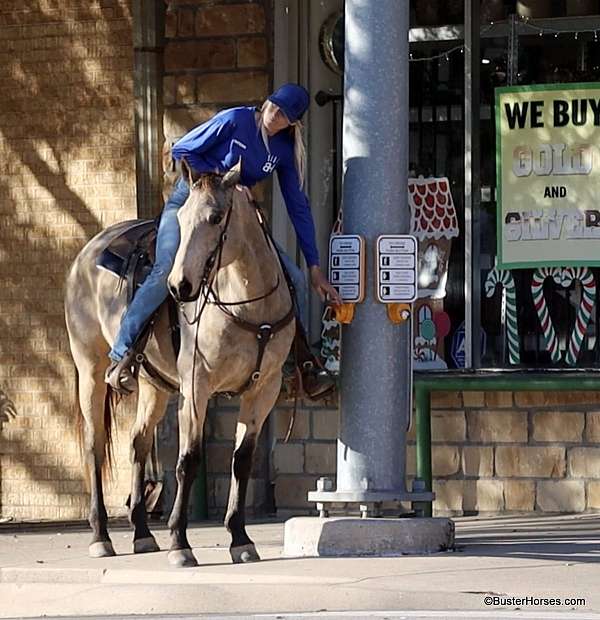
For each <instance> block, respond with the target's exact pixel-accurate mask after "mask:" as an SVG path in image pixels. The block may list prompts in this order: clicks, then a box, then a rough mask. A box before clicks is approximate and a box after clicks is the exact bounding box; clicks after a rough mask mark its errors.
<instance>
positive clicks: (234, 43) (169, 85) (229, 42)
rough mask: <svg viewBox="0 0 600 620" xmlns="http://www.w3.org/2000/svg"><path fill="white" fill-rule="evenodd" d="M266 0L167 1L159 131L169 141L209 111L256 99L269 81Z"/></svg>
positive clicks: (258, 99)
mask: <svg viewBox="0 0 600 620" xmlns="http://www.w3.org/2000/svg"><path fill="white" fill-rule="evenodd" d="M270 5H271V3H270V2H269V1H268V0H247V1H246V2H232V1H231V0H224V1H220V2H219V1H218V0H170V1H168V6H167V14H166V24H165V35H166V46H165V55H164V80H163V93H164V94H163V96H164V106H165V117H164V133H165V139H166V140H167V141H170V140H173V139H175V138H177V137H179V136H181V135H183V134H184V133H185V132H187V131H188V130H189V129H191V128H192V127H193V126H194V125H197V124H198V123H201V122H203V121H205V120H207V119H208V118H210V117H211V116H212V115H213V114H214V113H215V112H217V111H219V110H221V109H223V108H227V107H233V106H236V105H252V104H258V103H260V102H262V101H263V100H264V99H265V97H266V96H267V95H268V93H269V90H270V86H271V65H272V63H271V25H270V19H271V14H270V10H269V8H270Z"/></svg>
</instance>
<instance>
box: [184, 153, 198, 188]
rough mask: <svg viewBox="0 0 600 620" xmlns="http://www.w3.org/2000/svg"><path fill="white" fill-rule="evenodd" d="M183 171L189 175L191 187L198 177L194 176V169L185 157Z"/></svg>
mask: <svg viewBox="0 0 600 620" xmlns="http://www.w3.org/2000/svg"><path fill="white" fill-rule="evenodd" d="M181 171H182V172H183V174H185V176H186V177H187V180H188V185H189V186H190V187H191V186H192V185H193V184H194V181H195V180H196V179H195V178H194V170H193V169H192V167H191V166H190V165H189V164H188V163H187V159H186V158H185V157H182V158H181Z"/></svg>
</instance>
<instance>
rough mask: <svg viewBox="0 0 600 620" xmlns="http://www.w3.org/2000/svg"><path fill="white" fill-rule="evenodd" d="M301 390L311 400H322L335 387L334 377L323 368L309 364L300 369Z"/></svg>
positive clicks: (332, 391)
mask: <svg viewBox="0 0 600 620" xmlns="http://www.w3.org/2000/svg"><path fill="white" fill-rule="evenodd" d="M301 376H302V390H303V392H304V395H305V396H306V398H308V399H309V400H312V401H319V400H323V399H324V398H326V397H328V396H331V395H332V394H333V393H334V392H335V390H336V389H337V384H336V381H335V377H334V376H333V375H332V374H331V373H330V372H329V371H328V370H326V369H325V368H322V367H321V368H320V367H319V366H318V365H314V364H313V365H311V366H310V367H305V368H303V369H302V370H301Z"/></svg>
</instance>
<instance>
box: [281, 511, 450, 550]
mask: <svg viewBox="0 0 600 620" xmlns="http://www.w3.org/2000/svg"><path fill="white" fill-rule="evenodd" d="M453 546H454V522H453V521H451V520H450V519H444V518H432V519H421V518H419V519H359V518H356V517H330V518H320V517H294V518H293V519H288V520H287V521H286V522H285V530H284V536H283V555H284V556H285V557H296V558H297V557H336V556H337V557H350V556H395V555H409V554H420V553H436V552H439V551H447V550H448V549H452V548H453Z"/></svg>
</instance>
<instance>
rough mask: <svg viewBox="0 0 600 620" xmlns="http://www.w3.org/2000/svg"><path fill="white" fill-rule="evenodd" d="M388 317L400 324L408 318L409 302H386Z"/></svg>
mask: <svg viewBox="0 0 600 620" xmlns="http://www.w3.org/2000/svg"><path fill="white" fill-rule="evenodd" d="M387 314H388V318H389V320H390V321H391V322H392V323H396V324H400V323H404V321H408V319H410V305H409V304H387Z"/></svg>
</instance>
